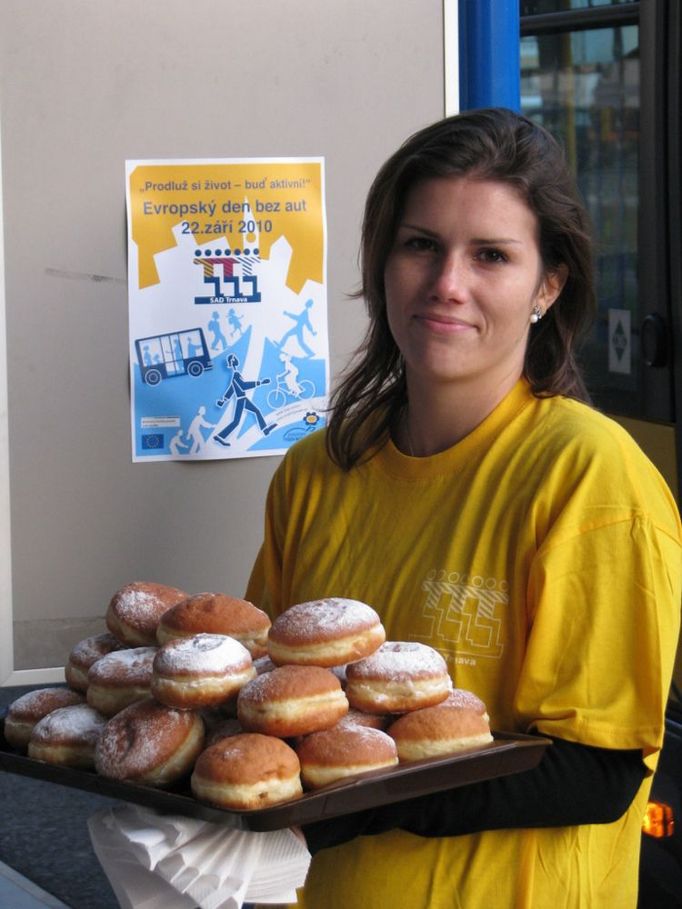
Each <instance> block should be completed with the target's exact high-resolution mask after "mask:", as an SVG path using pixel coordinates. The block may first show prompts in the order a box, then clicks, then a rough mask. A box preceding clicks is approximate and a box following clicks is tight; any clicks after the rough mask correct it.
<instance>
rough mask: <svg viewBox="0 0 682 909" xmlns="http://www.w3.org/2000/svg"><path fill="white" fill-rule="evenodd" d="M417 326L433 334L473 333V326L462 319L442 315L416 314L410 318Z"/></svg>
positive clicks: (474, 327)
mask: <svg viewBox="0 0 682 909" xmlns="http://www.w3.org/2000/svg"><path fill="white" fill-rule="evenodd" d="M412 319H413V321H415V322H416V323H417V324H418V325H421V326H422V327H424V328H426V329H428V330H430V331H433V332H435V333H436V334H458V333H460V332H465V331H474V330H475V329H476V326H475V325H472V324H471V322H466V321H465V320H464V319H457V318H455V317H454V316H450V315H443V314H442V313H418V314H416V315H414V316H413V317H412Z"/></svg>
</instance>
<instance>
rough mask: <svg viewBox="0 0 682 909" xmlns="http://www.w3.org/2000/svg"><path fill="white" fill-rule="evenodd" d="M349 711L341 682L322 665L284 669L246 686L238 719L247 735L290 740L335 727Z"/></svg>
mask: <svg viewBox="0 0 682 909" xmlns="http://www.w3.org/2000/svg"><path fill="white" fill-rule="evenodd" d="M347 712H348V700H347V698H346V695H345V694H344V693H343V690H342V688H341V683H340V682H339V680H338V679H337V678H336V676H335V675H334V674H333V673H332V672H330V671H329V670H328V669H323V668H322V667H320V666H280V667H278V668H277V669H273V670H272V672H266V673H264V674H263V675H259V676H258V677H257V678H255V679H253V681H251V682H249V683H248V684H247V685H245V686H244V687H243V688H242V690H241V691H240V692H239V696H238V697H237V717H238V718H239V722H240V723H241V724H242V726H243V728H244V729H245V730H246V731H247V732H261V733H265V734H266V735H277V736H280V737H282V738H289V737H293V736H297V735H306V734H307V733H309V732H316V731H317V730H319V729H327V728H329V727H330V726H333V725H334V724H335V723H336V722H337V721H338V720H340V719H341V717H342V716H343V715H344V714H346V713H347Z"/></svg>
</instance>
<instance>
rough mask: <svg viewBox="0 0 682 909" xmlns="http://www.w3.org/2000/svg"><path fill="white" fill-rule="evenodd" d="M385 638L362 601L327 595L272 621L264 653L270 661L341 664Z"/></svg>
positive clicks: (384, 634) (306, 664) (280, 663)
mask: <svg viewBox="0 0 682 909" xmlns="http://www.w3.org/2000/svg"><path fill="white" fill-rule="evenodd" d="M385 640H386V633H385V631H384V627H383V625H382V624H381V619H380V618H379V616H378V615H377V613H376V612H375V611H374V609H372V607H371V606H368V605H367V604H366V603H361V602H360V601H359V600H350V599H345V598H343V597H328V598H327V599H323V600H311V601H309V602H307V603H298V604H297V605H295V606H291V607H290V608H289V609H287V610H286V611H285V612H283V613H282V614H281V615H279V616H278V617H277V618H276V619H275V621H274V622H273V623H272V628H271V629H270V631H269V632H268V652H269V654H270V657H271V659H272V660H273V662H274V663H277V664H278V665H285V664H288V663H294V664H298V665H301V666H327V667H331V666H341V665H343V664H344V663H350V662H352V661H353V660H359V659H362V658H363V657H366V656H368V654H370V653H373V652H374V651H375V650H376V649H377V647H379V646H380V645H381V644H382V643H383V642H384V641H385Z"/></svg>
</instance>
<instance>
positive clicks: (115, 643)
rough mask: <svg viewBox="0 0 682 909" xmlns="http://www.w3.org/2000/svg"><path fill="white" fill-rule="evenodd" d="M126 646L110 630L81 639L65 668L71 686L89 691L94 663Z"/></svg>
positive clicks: (73, 649)
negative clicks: (91, 668) (89, 675)
mask: <svg viewBox="0 0 682 909" xmlns="http://www.w3.org/2000/svg"><path fill="white" fill-rule="evenodd" d="M124 646H125V645H124V644H121V642H120V641H119V640H117V639H116V638H115V637H114V636H113V634H111V632H109V631H105V632H104V633H103V634H96V635H93V636H92V637H89V638H85V639H84V640H82V641H79V642H78V643H77V644H76V645H75V646H74V647H72V649H71V652H70V654H69V658H68V661H67V663H66V666H65V668H64V675H65V677H66V682H67V684H68V686H69V688H73V690H74V691H82V692H85V691H87V690H88V669H90V667H91V666H92V664H93V663H95V662H97V660H99V659H101V658H102V657H103V656H106V655H107V654H108V653H113V651H114V650H122V649H123V648H124Z"/></svg>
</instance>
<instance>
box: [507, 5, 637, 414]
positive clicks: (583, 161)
mask: <svg viewBox="0 0 682 909" xmlns="http://www.w3.org/2000/svg"><path fill="white" fill-rule="evenodd" d="M585 5H588V4H586V3H582V4H581V3H579V2H578V0H575V2H573V3H571V4H570V6H571V8H576V7H578V6H585ZM589 5H590V6H596V5H599V4H597V3H596V2H594V0H593V2H592V3H590V4H589ZM523 7H524V10H523V11H524V12H526V7H528V12H531V9H530V7H533V9H532V11H533V12H553V11H556V10H557V9H562V10H563V9H566V8H568V4H566V3H563V2H538V3H525V4H523ZM540 8H541V9H540ZM639 81H640V74H639V46H638V28H637V26H634V25H632V26H621V27H616V28H599V29H589V30H583V31H574V32H563V33H560V34H543V35H538V36H527V37H524V38H523V39H522V41H521V106H522V109H523V112H524V113H525V114H527V115H528V116H530V117H532V118H533V119H534V120H536V121H537V122H539V123H541V124H542V125H543V126H546V127H547V128H548V129H549V130H550V131H551V132H552V133H554V135H556V136H558V137H559V138H560V139H561V140H562V141H563V143H564V145H565V148H566V152H567V156H568V158H569V161H570V163H571V165H572V167H573V169H574V172H575V174H576V178H577V182H578V185H579V187H580V190H581V192H582V194H583V197H584V198H585V201H586V203H587V206H588V209H589V212H590V216H591V218H592V222H593V226H594V233H595V239H596V240H597V246H596V277H597V294H598V316H597V320H596V324H595V327H594V330H593V332H592V335H591V337H590V338H589V339H588V341H587V343H586V345H585V347H584V349H583V361H584V365H585V367H586V370H587V378H588V385H589V387H590V389H591V390H593V392H594V393H595V394H596V395H597V397H598V392H599V389H600V388H609V389H612V390H625V391H627V390H631V389H634V388H635V386H636V376H637V372H638V350H637V349H636V347H635V346H633V344H632V334H631V327H633V328H634V327H635V326H637V325H638V324H639V318H638V315H637V296H638V287H637V216H638V210H637V209H638V179H637V171H638V157H639V155H638V147H639Z"/></svg>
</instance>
